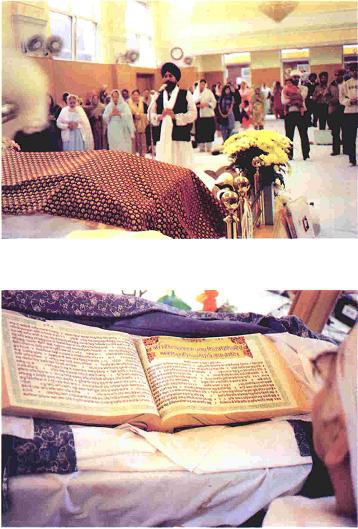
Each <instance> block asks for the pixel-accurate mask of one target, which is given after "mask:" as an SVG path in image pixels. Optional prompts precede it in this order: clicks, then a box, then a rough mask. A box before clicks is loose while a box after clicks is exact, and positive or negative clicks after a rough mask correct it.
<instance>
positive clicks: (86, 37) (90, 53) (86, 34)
mask: <svg viewBox="0 0 358 529" xmlns="http://www.w3.org/2000/svg"><path fill="white" fill-rule="evenodd" d="M96 26H97V24H95V23H94V22H92V21H91V20H83V19H82V18H77V19H76V60H78V61H93V60H95V58H96Z"/></svg>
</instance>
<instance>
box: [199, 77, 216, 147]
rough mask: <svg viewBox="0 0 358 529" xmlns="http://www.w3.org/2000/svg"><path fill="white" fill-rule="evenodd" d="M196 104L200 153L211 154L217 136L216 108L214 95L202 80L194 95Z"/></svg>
mask: <svg viewBox="0 0 358 529" xmlns="http://www.w3.org/2000/svg"><path fill="white" fill-rule="evenodd" d="M193 99H194V103H195V104H196V107H197V109H198V119H197V120H196V122H195V141H196V142H197V144H198V147H199V150H200V152H204V151H205V150H207V152H211V148H212V144H213V141H214V136H215V111H214V109H215V107H216V99H215V96H214V94H213V93H212V91H211V90H209V88H207V85H206V80H205V79H201V80H200V83H199V84H198V86H197V87H196V89H195V91H194V94H193Z"/></svg>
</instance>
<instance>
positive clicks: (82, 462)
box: [72, 419, 312, 474]
mask: <svg viewBox="0 0 358 529" xmlns="http://www.w3.org/2000/svg"><path fill="white" fill-rule="evenodd" d="M72 428H73V432H74V438H75V446H76V457H77V464H78V469H79V470H107V471H112V472H118V471H128V470H132V471H136V472H146V471H150V470H151V471H153V470H154V471H155V470H187V471H190V472H194V473H195V474H211V473H213V472H233V471H238V470H250V469H259V468H275V467H283V466H296V465H303V464H307V465H311V463H312V459H311V457H310V456H301V454H300V452H299V448H298V446H297V442H296V439H295V435H294V431H293V429H292V426H291V425H290V424H289V423H287V421H286V420H281V421H279V420H277V419H276V420H275V421H274V426H273V423H272V422H271V421H268V422H262V423H254V424H248V425H246V426H235V427H231V426H204V427H202V428H195V429H188V430H183V431H181V432H177V433H175V434H168V433H162V432H145V431H143V430H140V429H138V428H136V427H134V426H130V425H128V424H126V425H122V426H120V427H118V428H114V429H112V428H111V429H109V428H98V427H89V426H72ZM278 445H279V446H280V450H279V451H278V450H277V446H278Z"/></svg>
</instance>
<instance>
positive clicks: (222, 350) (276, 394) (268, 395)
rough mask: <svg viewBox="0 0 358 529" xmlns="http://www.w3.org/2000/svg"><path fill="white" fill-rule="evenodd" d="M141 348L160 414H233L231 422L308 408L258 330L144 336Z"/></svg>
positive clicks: (164, 417)
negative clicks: (231, 334) (209, 335)
mask: <svg viewBox="0 0 358 529" xmlns="http://www.w3.org/2000/svg"><path fill="white" fill-rule="evenodd" d="M140 354H141V356H142V363H143V365H144V367H145V370H146V374H147V378H148V381H149V384H150V387H151V389H152V393H153V396H154V399H155V402H156V405H157V408H158V411H159V413H160V415H161V417H162V419H163V420H167V419H169V418H171V417H173V416H174V415H178V414H179V415H188V414H189V415H192V414H196V415H205V416H208V415H210V414H212V415H217V416H219V415H227V414H230V415H231V414H233V416H232V417H231V418H230V419H228V420H227V421H224V422H232V420H233V419H238V418H240V417H242V418H243V419H247V420H249V419H250V418H251V417H252V418H265V417H272V416H276V415H284V414H286V413H288V412H290V413H292V412H294V411H295V410H298V409H299V408H300V407H301V408H302V412H303V411H307V409H305V404H306V403H304V402H300V388H299V385H298V383H296V382H295V379H294V377H293V375H292V374H291V372H290V371H289V370H288V369H287V367H286V366H285V364H284V360H283V359H282V358H281V357H280V355H279V353H278V352H277V351H276V349H275V347H274V345H273V344H272V342H271V341H270V340H269V339H268V338H266V337H264V336H262V335H258V334H255V335H248V336H236V337H222V338H199V339H198V338H195V339H190V338H172V337H151V338H145V339H143V345H142V348H141V353H140ZM236 413H239V414H240V415H239V416H237V415H235V414H236ZM227 418H228V417H227ZM214 422H215V421H214ZM220 422H223V421H222V420H221V421H220Z"/></svg>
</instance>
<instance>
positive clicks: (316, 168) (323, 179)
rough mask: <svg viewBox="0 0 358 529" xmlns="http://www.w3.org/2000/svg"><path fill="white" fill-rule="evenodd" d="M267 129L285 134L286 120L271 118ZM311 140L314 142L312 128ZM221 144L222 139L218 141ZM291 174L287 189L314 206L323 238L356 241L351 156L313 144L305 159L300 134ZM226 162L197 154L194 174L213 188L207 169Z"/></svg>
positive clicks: (224, 158)
mask: <svg viewBox="0 0 358 529" xmlns="http://www.w3.org/2000/svg"><path fill="white" fill-rule="evenodd" d="M265 126H266V128H267V129H273V130H277V131H278V132H281V133H284V123H283V120H275V119H274V118H273V117H271V116H268V118H267V120H266V125H265ZM308 131H309V138H310V140H312V141H313V140H314V129H313V127H310V128H309V129H308ZM217 141H218V143H220V139H218V140H217ZM294 148H295V153H294V160H293V161H292V162H291V167H292V175H291V176H290V177H289V178H288V179H286V189H287V190H288V191H289V192H290V195H291V197H292V199H295V198H298V197H300V196H304V197H306V199H307V200H308V202H313V203H314V211H315V215H317V216H318V218H319V220H320V224H321V231H320V234H319V235H318V236H319V237H320V238H326V237H332V238H354V237H357V235H358V229H357V176H358V172H357V167H350V166H349V162H348V157H347V156H344V155H341V156H330V153H331V146H330V145H314V144H313V145H311V153H310V159H308V160H305V161H304V160H303V159H302V154H301V148H300V141H299V135H298V131H296V134H295V141H294ZM226 163H227V158H226V156H225V155H218V156H212V155H211V154H206V153H199V152H197V150H196V153H195V169H194V170H195V172H196V174H197V175H198V176H199V177H200V178H201V179H202V180H203V181H204V182H205V183H206V185H207V186H208V187H209V188H211V187H212V186H213V179H212V178H211V177H210V176H208V175H206V174H205V170H206V169H212V170H216V169H218V168H219V167H221V166H222V165H225V164H226Z"/></svg>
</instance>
